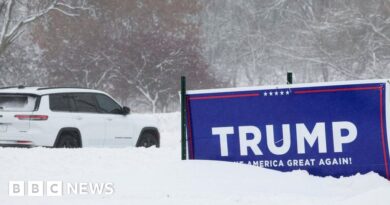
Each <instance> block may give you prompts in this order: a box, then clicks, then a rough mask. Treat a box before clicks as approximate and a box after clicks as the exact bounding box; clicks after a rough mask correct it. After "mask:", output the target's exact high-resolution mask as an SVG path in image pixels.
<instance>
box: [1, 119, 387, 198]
mask: <svg viewBox="0 0 390 205" xmlns="http://www.w3.org/2000/svg"><path fill="white" fill-rule="evenodd" d="M157 117H158V118H159V120H160V122H161V123H160V124H161V128H160V129H161V132H162V140H163V141H162V144H161V148H160V149H156V148H151V149H144V148H128V149H78V150H64V149H45V148H33V149H13V148H0V168H1V169H0V204H1V205H8V204H21V205H22V204H23V205H24V204H29V205H30V204H72V205H76V204H83V205H85V204H137V205H138V204H167V205H168V204H169V205H171V204H178V205H179V204H180V205H183V204H194V205H195V204H196V205H199V204H210V205H214V204H223V205H226V204H283V205H285V204H299V205H306V204H307V205H317V204H342V205H348V204H351V205H352V204H353V205H356V204H375V205H382V204H383V205H385V204H386V205H388V204H389V202H390V182H388V181H386V180H385V179H384V178H382V177H379V176H378V175H376V174H373V173H371V174H368V175H364V176H361V175H358V176H354V177H348V178H342V179H335V178H331V177H327V178H320V177H313V176H309V175H308V174H307V173H306V172H303V171H297V172H292V173H280V172H276V171H272V170H268V169H261V168H258V167H252V166H248V165H240V164H233V163H226V162H212V161H181V160H180V149H179V145H180V143H179V138H180V137H179V136H180V135H179V133H180V129H179V114H177V113H174V114H165V115H158V116H157ZM11 180H14V181H33V180H35V181H44V182H47V181H62V183H63V184H66V183H68V184H73V185H74V184H78V183H84V182H85V183H112V185H113V190H114V192H113V193H112V194H101V195H99V194H86V195H78V194H64V195H63V196H57V197H54V196H51V197H50V196H44V197H28V196H24V197H10V196H8V191H9V190H8V182H9V181H11Z"/></svg>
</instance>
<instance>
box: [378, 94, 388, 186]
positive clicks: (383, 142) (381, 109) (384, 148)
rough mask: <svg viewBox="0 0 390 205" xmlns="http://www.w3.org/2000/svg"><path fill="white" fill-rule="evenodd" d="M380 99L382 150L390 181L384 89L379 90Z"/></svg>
mask: <svg viewBox="0 0 390 205" xmlns="http://www.w3.org/2000/svg"><path fill="white" fill-rule="evenodd" d="M379 98H380V103H379V106H380V118H381V120H380V122H381V138H382V150H383V159H384V161H385V169H386V178H387V179H388V180H390V176H389V163H388V161H387V153H386V145H385V132H384V126H383V103H382V100H383V94H382V89H380V90H379Z"/></svg>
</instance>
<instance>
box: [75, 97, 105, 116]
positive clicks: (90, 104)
mask: <svg viewBox="0 0 390 205" xmlns="http://www.w3.org/2000/svg"><path fill="white" fill-rule="evenodd" d="M73 96H74V100H75V102H76V107H77V109H76V111H77V112H92V113H98V112H99V111H98V105H97V102H96V98H95V95H94V94H91V93H74V94H73Z"/></svg>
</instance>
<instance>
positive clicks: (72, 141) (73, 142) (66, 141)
mask: <svg viewBox="0 0 390 205" xmlns="http://www.w3.org/2000/svg"><path fill="white" fill-rule="evenodd" d="M56 147H58V148H79V147H81V146H80V143H79V140H78V139H77V138H76V137H75V136H73V135H71V134H67V133H65V134H62V135H61V136H60V140H59V141H58V144H57V146H56Z"/></svg>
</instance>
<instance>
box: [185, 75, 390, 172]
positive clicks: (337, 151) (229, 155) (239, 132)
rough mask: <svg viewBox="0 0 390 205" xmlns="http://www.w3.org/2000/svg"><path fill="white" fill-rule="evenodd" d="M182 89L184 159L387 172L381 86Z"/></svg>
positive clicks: (314, 169) (280, 167)
mask: <svg viewBox="0 0 390 205" xmlns="http://www.w3.org/2000/svg"><path fill="white" fill-rule="evenodd" d="M285 87H287V88H280V87H279V88H276V87H275V88H270V89H252V90H246V91H223V90H222V91H221V90H217V91H215V92H214V91H205V92H191V91H190V92H189V94H187V96H186V99H187V100H186V103H187V135H188V140H189V156H190V159H204V160H222V161H231V162H237V163H245V164H251V165H255V166H260V167H265V168H270V169H275V170H280V171H291V170H297V169H302V170H307V171H308V172H309V173H310V174H313V175H317V176H334V177H340V176H350V175H354V174H357V173H361V174H364V173H367V172H371V171H373V172H376V173H378V174H380V175H381V176H383V177H385V178H387V179H390V177H389V162H388V161H389V147H388V138H387V133H386V114H385V113H386V110H385V108H386V106H385V99H386V96H385V94H386V84H385V83H384V82H383V83H382V82H381V83H369V84H367V83H366V84H348V85H331V86H330V85H328V86H312V87H310V86H301V87H289V86H285Z"/></svg>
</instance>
